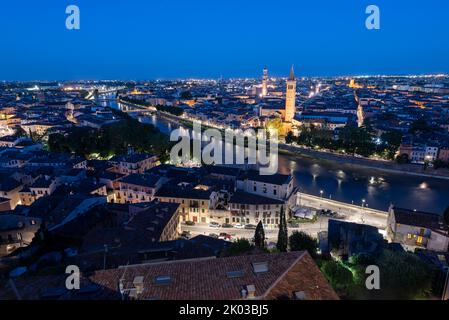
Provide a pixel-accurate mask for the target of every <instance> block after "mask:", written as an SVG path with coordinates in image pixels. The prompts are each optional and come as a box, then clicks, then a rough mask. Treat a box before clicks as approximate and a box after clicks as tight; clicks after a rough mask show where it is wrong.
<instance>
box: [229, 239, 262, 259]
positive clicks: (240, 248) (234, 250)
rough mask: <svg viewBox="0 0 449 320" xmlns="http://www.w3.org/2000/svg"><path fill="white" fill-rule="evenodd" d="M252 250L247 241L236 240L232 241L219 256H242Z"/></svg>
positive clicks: (252, 247)
mask: <svg viewBox="0 0 449 320" xmlns="http://www.w3.org/2000/svg"><path fill="white" fill-rule="evenodd" d="M253 249H254V246H253V245H252V244H251V243H250V242H249V240H247V239H244V238H242V239H237V241H234V242H233V243H232V244H231V245H230V246H229V247H228V248H226V249H225V250H224V251H223V252H222V254H221V256H222V257H232V256H238V255H242V254H245V253H248V252H251V251H252V250H253Z"/></svg>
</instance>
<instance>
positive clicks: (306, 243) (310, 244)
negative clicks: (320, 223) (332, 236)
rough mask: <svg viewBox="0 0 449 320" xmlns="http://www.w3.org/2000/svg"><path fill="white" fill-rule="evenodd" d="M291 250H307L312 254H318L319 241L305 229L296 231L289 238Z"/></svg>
mask: <svg viewBox="0 0 449 320" xmlns="http://www.w3.org/2000/svg"><path fill="white" fill-rule="evenodd" d="M289 244H290V250H291V251H303V250H307V251H308V252H309V254H310V255H311V256H316V254H317V242H316V240H315V239H314V238H312V237H311V236H309V235H308V234H306V233H305V232H303V231H299V232H298V231H295V232H293V234H292V235H291V236H290V238H289Z"/></svg>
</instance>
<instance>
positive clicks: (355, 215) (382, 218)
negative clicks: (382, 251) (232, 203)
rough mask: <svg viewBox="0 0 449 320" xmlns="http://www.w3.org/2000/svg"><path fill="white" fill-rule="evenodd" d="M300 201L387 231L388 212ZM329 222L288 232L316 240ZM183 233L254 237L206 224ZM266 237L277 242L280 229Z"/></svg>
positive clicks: (321, 219)
mask: <svg viewBox="0 0 449 320" xmlns="http://www.w3.org/2000/svg"><path fill="white" fill-rule="evenodd" d="M298 199H299V201H298V202H299V204H300V206H302V207H308V208H313V209H316V210H321V209H324V210H331V211H333V212H338V214H339V216H338V218H337V219H339V220H344V221H347V222H354V223H359V224H365V225H371V226H374V227H376V228H378V229H379V230H380V231H382V232H383V231H384V230H385V229H386V225H387V212H383V211H378V210H373V209H370V208H362V207H361V206H355V205H350V204H345V203H342V202H337V201H333V200H329V199H324V198H320V197H315V196H311V195H307V194H303V193H301V194H299V198H298ZM328 221H329V218H328V217H324V216H319V218H318V220H317V221H316V222H310V223H302V224H300V226H299V228H289V229H288V230H289V233H290V234H291V233H293V232H294V231H304V232H306V233H307V234H309V235H311V236H313V237H315V238H316V237H317V235H318V233H319V232H320V231H327V225H328ZM182 231H189V232H190V233H191V235H192V236H197V235H209V234H217V235H218V234H220V233H228V234H230V235H231V236H232V238H233V239H239V238H246V239H252V238H253V237H254V230H246V229H237V228H211V227H209V225H208V224H205V223H197V224H196V225H194V226H187V225H184V224H183V225H182ZM265 235H266V237H267V241H268V243H270V242H276V240H277V235H278V229H265Z"/></svg>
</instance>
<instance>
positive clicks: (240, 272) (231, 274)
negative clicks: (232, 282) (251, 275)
mask: <svg viewBox="0 0 449 320" xmlns="http://www.w3.org/2000/svg"><path fill="white" fill-rule="evenodd" d="M244 275H245V271H243V270H238V271H228V272H226V277H227V278H228V279H233V278H242V277H243V276H244Z"/></svg>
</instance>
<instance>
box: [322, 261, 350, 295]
mask: <svg viewBox="0 0 449 320" xmlns="http://www.w3.org/2000/svg"><path fill="white" fill-rule="evenodd" d="M321 271H322V272H323V274H324V275H325V276H326V278H327V280H328V281H329V283H330V284H331V286H332V288H334V290H336V291H339V292H341V291H346V290H347V289H348V288H349V287H350V286H352V285H353V283H354V281H353V278H352V272H351V271H350V270H348V269H347V268H345V267H344V266H343V265H341V264H340V263H339V262H335V261H333V260H331V261H326V262H324V263H323V265H322V267H321Z"/></svg>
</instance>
